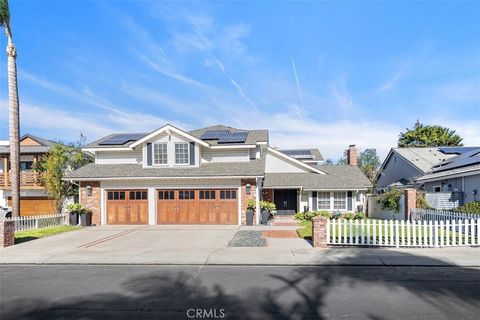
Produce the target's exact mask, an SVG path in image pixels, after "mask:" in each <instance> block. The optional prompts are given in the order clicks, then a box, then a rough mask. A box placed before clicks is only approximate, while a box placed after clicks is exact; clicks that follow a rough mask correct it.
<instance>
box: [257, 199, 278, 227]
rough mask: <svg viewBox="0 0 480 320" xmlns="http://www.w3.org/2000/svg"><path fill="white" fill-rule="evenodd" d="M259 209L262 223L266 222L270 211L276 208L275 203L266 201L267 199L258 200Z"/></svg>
mask: <svg viewBox="0 0 480 320" xmlns="http://www.w3.org/2000/svg"><path fill="white" fill-rule="evenodd" d="M260 209H261V210H262V222H261V223H262V224H267V222H268V220H269V219H270V215H271V214H272V211H274V210H276V209H277V207H276V206H275V203H272V202H268V201H260Z"/></svg>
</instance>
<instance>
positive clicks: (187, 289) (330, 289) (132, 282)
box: [1, 249, 480, 320]
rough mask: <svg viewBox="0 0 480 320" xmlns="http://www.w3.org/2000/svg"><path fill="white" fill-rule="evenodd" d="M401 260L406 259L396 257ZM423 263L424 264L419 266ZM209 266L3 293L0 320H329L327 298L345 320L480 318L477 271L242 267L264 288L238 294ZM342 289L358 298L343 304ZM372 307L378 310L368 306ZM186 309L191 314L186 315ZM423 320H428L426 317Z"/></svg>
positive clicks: (248, 288) (479, 276) (155, 270)
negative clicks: (45, 294)
mask: <svg viewBox="0 0 480 320" xmlns="http://www.w3.org/2000/svg"><path fill="white" fill-rule="evenodd" d="M379 250H381V249H379ZM409 257H411V255H410V254H405V256H404V258H405V259H408V258H409ZM428 262H432V261H431V260H430V261H425V264H428ZM80 268H83V267H81V266H80ZM85 268H99V267H95V266H90V267H87V266H85ZM112 268H113V270H115V267H112ZM209 268H216V269H215V270H221V269H222V267H221V266H218V267H202V268H201V270H200V271H198V270H197V271H195V272H193V273H192V272H184V271H178V272H177V271H172V270H175V269H172V268H170V269H168V270H167V269H164V268H163V267H158V268H156V267H152V268H150V269H148V272H145V273H143V274H141V275H134V276H130V277H126V278H125V279H124V280H123V281H122V282H121V290H116V291H115V292H108V293H97V294H91V295H85V296H77V297H74V298H72V297H68V298H63V297H61V296H58V297H55V299H50V298H41V297H39V298H37V299H33V300H32V299H29V300H25V299H14V300H12V299H8V298H9V297H8V291H6V288H4V289H3V290H2V291H3V293H2V295H3V297H2V314H1V319H5V320H6V319H132V318H137V319H188V318H192V319H195V318H196V319H199V318H201V317H198V314H196V313H195V312H196V311H195V309H201V310H207V311H206V312H207V313H204V314H203V319H214V318H217V319H220V318H223V317H222V316H223V315H224V318H230V319H335V316H333V317H332V315H331V314H329V313H328V312H327V309H329V308H330V306H327V303H326V302H327V299H328V301H329V303H330V304H332V301H333V304H337V303H338V304H340V305H342V306H344V307H345V313H346V314H348V313H351V312H354V311H355V310H356V311H357V312H359V314H360V315H361V316H362V317H364V318H367V319H372V320H379V319H398V317H396V316H387V315H386V314H385V313H382V312H381V311H379V310H387V311H385V312H389V311H388V310H389V308H390V309H396V310H401V311H400V312H401V314H403V315H404V318H405V319H408V318H411V317H410V313H409V312H413V313H411V315H412V316H413V315H415V316H418V314H415V313H414V312H415V310H410V309H413V308H415V303H416V302H419V301H421V303H422V304H427V305H429V306H431V307H432V308H433V309H435V310H437V311H438V313H439V314H441V315H442V316H443V317H444V318H446V319H449V318H454V319H460V318H463V317H466V318H469V317H471V318H472V319H473V318H475V317H476V316H477V315H478V312H480V310H479V307H478V306H479V304H480V289H479V288H480V282H479V279H480V274H479V271H478V269H469V268H445V267H437V268H430V267H418V268H402V267H362V266H356V267H342V266H336V267H335V266H329V267H325V266H318V267H282V268H278V267H271V271H270V269H266V271H265V268H263V269H258V270H257V269H255V267H248V266H245V267H238V268H247V269H248V270H249V272H250V274H252V277H254V275H255V277H257V276H258V273H259V272H260V270H264V271H263V272H265V273H264V278H267V283H268V284H269V285H265V284H263V283H260V282H259V283H253V284H252V285H251V286H245V287H244V290H243V289H242V290H232V288H231V285H230V286H229V282H228V281H230V280H229V279H226V278H221V277H220V278H217V279H216V280H215V281H205V280H203V279H202V276H201V274H202V273H203V272H211V271H209V270H210V269H209ZM223 268H229V267H223ZM232 268H233V267H232ZM279 270H280V271H279ZM419 270H420V272H419ZM212 272H213V271H212ZM119 276H120V275H119ZM245 281H247V279H245ZM67 285H68V284H67ZM92 285H95V283H94V282H93V283H92ZM241 285H242V284H241V283H239V286H241ZM348 290H350V291H355V292H359V294H358V295H357V296H355V297H354V298H348V299H347V295H348V293H349V291H348ZM405 292H407V293H408V294H409V296H410V297H412V298H411V300H410V302H409V303H408V304H404V305H395V304H396V303H398V301H397V300H396V299H397V297H400V294H402V293H405ZM385 295H388V296H385ZM376 301H377V302H378V304H385V305H376V304H375V302H376ZM402 303H404V302H402ZM389 304H390V305H389ZM362 308H364V309H362ZM189 309H194V311H193V312H190V313H189V314H187V311H188V310H189ZM220 309H223V310H224V311H223V312H221V311H220ZM208 310H210V311H208ZM352 310H353V311H352ZM362 310H363V311H362ZM208 312H210V313H208ZM418 312H419V313H422V312H424V311H422V310H418ZM192 315H193V316H194V317H189V316H192ZM422 315H424V316H425V314H423V313H422ZM428 318H430V319H433V318H436V317H435V316H434V315H431V314H430V317H428Z"/></svg>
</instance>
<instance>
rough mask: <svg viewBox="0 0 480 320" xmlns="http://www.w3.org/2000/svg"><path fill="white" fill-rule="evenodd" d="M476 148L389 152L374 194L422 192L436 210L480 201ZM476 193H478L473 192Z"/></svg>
mask: <svg viewBox="0 0 480 320" xmlns="http://www.w3.org/2000/svg"><path fill="white" fill-rule="evenodd" d="M479 150H480V148H479V147H436V148H392V149H391V150H390V152H389V154H388V155H387V157H386V158H385V160H384V162H383V164H382V166H381V167H380V170H379V173H378V175H377V191H378V192H382V191H385V190H388V189H391V188H405V187H413V188H416V189H419V190H424V191H425V192H426V195H427V202H428V203H429V205H431V206H432V207H434V208H437V209H451V208H456V207H458V206H460V205H462V204H464V203H467V202H471V201H478V200H480V199H479V198H478V196H477V193H478V190H479V189H480V188H479V178H478V168H477V169H476V170H477V171H475V168H476V166H477V167H478V165H479V162H478V161H479V158H480V157H479V156H478V153H479V152H480V151H479ZM475 190H477V191H475Z"/></svg>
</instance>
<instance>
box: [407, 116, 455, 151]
mask: <svg viewBox="0 0 480 320" xmlns="http://www.w3.org/2000/svg"><path fill="white" fill-rule="evenodd" d="M462 140H463V139H462V138H461V137H460V136H459V135H457V134H455V130H450V129H449V128H446V127H442V126H439V125H433V126H430V125H427V126H426V125H423V124H421V123H420V121H419V120H417V122H415V124H414V125H413V128H412V129H409V128H407V129H406V132H401V133H400V136H399V138H398V147H400V148H405V147H442V146H463V143H462Z"/></svg>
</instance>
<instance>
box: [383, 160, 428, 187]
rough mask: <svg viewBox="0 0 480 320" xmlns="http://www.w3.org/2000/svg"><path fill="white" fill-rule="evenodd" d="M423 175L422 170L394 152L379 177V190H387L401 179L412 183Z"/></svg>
mask: <svg viewBox="0 0 480 320" xmlns="http://www.w3.org/2000/svg"><path fill="white" fill-rule="evenodd" d="M422 175H423V174H422V172H421V171H420V170H418V169H417V168H415V167H414V166H413V165H412V164H410V163H409V162H407V161H406V160H405V159H403V158H402V157H400V156H399V155H397V154H396V153H394V152H393V153H392V154H391V156H390V159H388V162H387V164H386V165H385V167H384V168H383V171H382V173H381V175H380V176H379V177H378V182H377V189H383V188H386V187H387V186H388V185H390V184H392V183H394V182H396V181H398V180H400V179H405V180H408V181H411V180H413V179H414V178H418V177H421V176H422Z"/></svg>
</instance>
